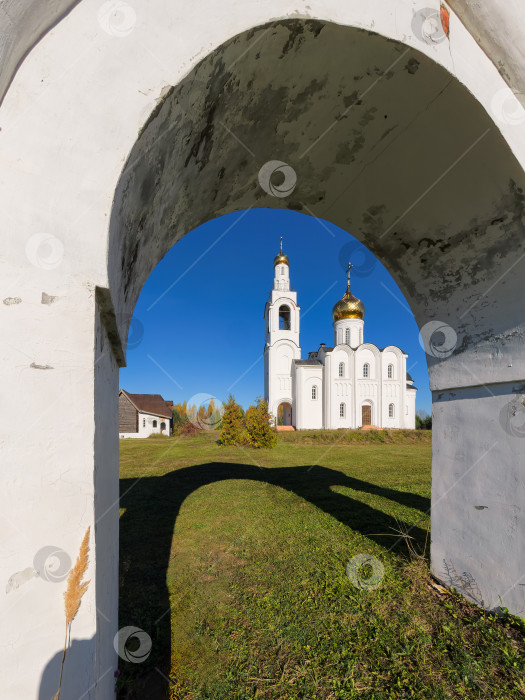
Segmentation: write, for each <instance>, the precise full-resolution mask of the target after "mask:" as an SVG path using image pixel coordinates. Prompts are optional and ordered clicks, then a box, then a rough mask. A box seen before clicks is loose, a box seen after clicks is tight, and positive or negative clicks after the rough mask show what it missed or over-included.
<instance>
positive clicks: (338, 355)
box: [264, 238, 417, 430]
mask: <svg viewBox="0 0 525 700" xmlns="http://www.w3.org/2000/svg"><path fill="white" fill-rule="evenodd" d="M273 264H274V270H275V278H274V283H273V289H272V291H271V292H270V297H269V299H268V301H267V302H266V307H265V309H264V322H265V331H266V340H265V348H264V394H265V398H266V400H267V401H268V406H269V410H270V413H271V414H272V415H273V416H274V417H275V418H277V416H278V415H279V416H280V417H282V423H283V424H284V425H289V426H294V427H295V428H296V429H297V430H304V429H312V428H314V429H315V428H331V429H334V428H360V427H362V426H375V427H378V428H412V429H413V428H415V420H416V392H417V389H416V387H415V386H414V385H413V381H412V378H411V377H410V375H409V374H408V373H407V370H406V361H407V357H408V355H406V354H405V353H404V352H403V351H402V350H400V349H399V348H398V347H396V346H395V345H388V346H387V347H386V348H383V349H382V350H381V349H380V348H378V347H377V346H376V345H373V344H372V343H365V342H364V341H363V329H364V315H365V306H364V304H363V302H362V301H360V299H357V298H356V297H355V296H354V295H353V294H352V292H351V291H350V270H351V267H352V265H351V264H349V265H348V283H347V287H346V292H345V294H344V296H343V298H342V299H341V300H340V301H338V302H337V303H336V305H335V306H334V308H333V310H332V317H333V327H334V345H333V347H327V346H326V345H325V344H324V343H321V345H320V347H319V349H318V350H316V351H315V352H310V353H308V359H307V360H303V359H301V345H300V343H299V314H300V309H301V307H300V306H298V304H297V292H294V291H291V290H290V271H289V261H288V257H287V256H286V255H284V253H283V250H282V238H281V252H280V253H279V255H277V256H276V257H275V259H274V263H273Z"/></svg>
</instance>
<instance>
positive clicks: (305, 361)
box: [294, 360, 322, 365]
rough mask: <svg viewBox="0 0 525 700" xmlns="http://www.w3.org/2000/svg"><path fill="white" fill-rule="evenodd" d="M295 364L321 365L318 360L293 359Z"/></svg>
mask: <svg viewBox="0 0 525 700" xmlns="http://www.w3.org/2000/svg"><path fill="white" fill-rule="evenodd" d="M294 363H295V364H296V365H321V364H322V362H320V361H319V360H294Z"/></svg>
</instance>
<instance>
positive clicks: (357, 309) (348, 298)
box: [332, 263, 365, 323]
mask: <svg viewBox="0 0 525 700" xmlns="http://www.w3.org/2000/svg"><path fill="white" fill-rule="evenodd" d="M351 268H352V264H351V263H350V264H349V265H348V283H347V285H346V292H345V295H344V296H343V298H342V299H340V300H339V301H338V302H337V304H335V306H334V308H333V309H332V318H333V319H334V323H335V322H336V321H341V319H343V318H361V319H362V318H364V315H365V305H364V304H363V302H362V301H361V299H358V298H357V297H355V296H354V295H353V294H352V292H351V291H350V270H351Z"/></svg>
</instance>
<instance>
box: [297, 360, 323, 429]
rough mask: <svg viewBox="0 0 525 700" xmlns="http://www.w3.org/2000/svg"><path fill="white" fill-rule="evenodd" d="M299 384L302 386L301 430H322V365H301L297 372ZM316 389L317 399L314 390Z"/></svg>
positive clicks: (299, 424)
mask: <svg viewBox="0 0 525 700" xmlns="http://www.w3.org/2000/svg"><path fill="white" fill-rule="evenodd" d="M297 383H298V385H299V384H300V387H301V389H300V391H299V395H300V397H301V398H300V402H299V400H298V404H299V406H300V407H299V409H298V413H299V421H298V424H297V425H296V427H297V429H299V430H306V429H314V430H320V429H321V428H322V427H323V367H322V365H300V366H299V367H298V371H297ZM313 387H316V398H315V399H314V398H313V397H312V389H313Z"/></svg>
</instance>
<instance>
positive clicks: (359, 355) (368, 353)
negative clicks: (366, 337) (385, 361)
mask: <svg viewBox="0 0 525 700" xmlns="http://www.w3.org/2000/svg"><path fill="white" fill-rule="evenodd" d="M365 364H368V365H369V373H368V379H377V378H378V372H379V371H380V367H379V362H378V353H376V352H374V351H373V350H371V348H370V346H369V345H368V346H367V345H364V346H363V345H361V346H360V347H358V348H357V350H356V377H358V378H359V379H361V378H363V379H364V378H365V377H363V367H364V365H365Z"/></svg>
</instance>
